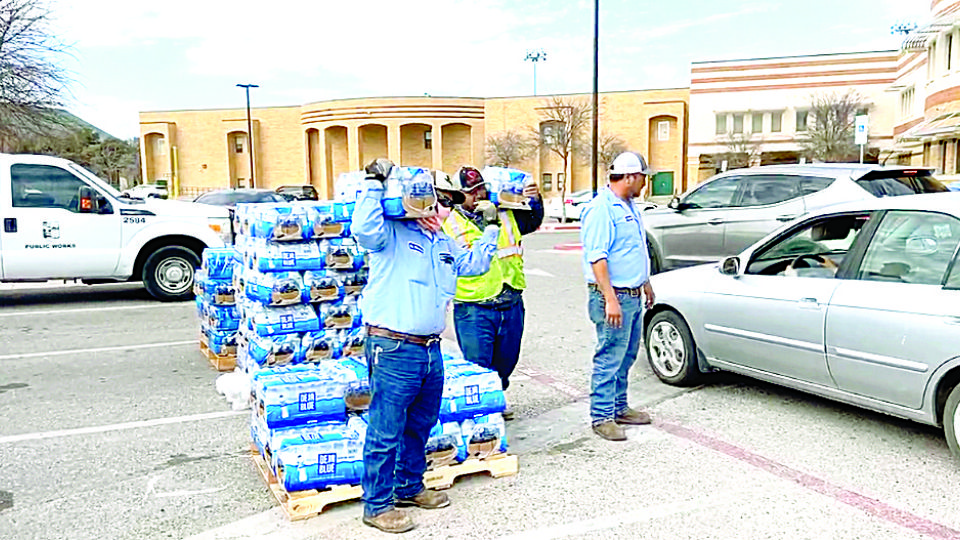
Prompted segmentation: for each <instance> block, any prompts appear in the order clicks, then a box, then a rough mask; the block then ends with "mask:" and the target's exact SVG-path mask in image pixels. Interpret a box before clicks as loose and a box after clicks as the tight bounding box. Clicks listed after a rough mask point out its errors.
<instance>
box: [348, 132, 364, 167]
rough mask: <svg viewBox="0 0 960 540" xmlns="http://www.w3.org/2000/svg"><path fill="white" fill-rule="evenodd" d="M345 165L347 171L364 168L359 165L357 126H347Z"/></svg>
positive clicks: (358, 133)
mask: <svg viewBox="0 0 960 540" xmlns="http://www.w3.org/2000/svg"><path fill="white" fill-rule="evenodd" d="M347 163H348V164H349V166H348V167H347V170H348V171H354V170H360V169H363V166H364V164H363V163H360V128H359V127H358V126H347Z"/></svg>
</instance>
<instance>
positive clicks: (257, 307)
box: [196, 167, 507, 492]
mask: <svg viewBox="0 0 960 540" xmlns="http://www.w3.org/2000/svg"><path fill="white" fill-rule="evenodd" d="M424 175H426V176H424ZM429 175H430V173H429V171H427V170H425V169H417V168H409V167H395V172H394V174H392V175H391V179H388V189H387V193H398V192H406V193H410V192H411V190H410V189H406V190H404V189H399V190H398V189H396V186H394V189H390V182H391V180H392V181H393V182H394V183H395V184H397V183H403V182H406V183H407V184H410V183H412V182H413V181H414V179H416V181H420V182H422V181H424V180H425V179H426V178H430V176H429ZM362 178H363V177H362V173H349V174H345V175H342V176H341V178H340V180H339V181H338V183H337V200H336V201H318V202H291V203H263V204H240V205H237V209H236V212H235V218H234V231H235V232H236V240H235V244H234V246H233V247H228V248H219V249H207V250H206V251H205V252H204V254H203V264H202V267H201V269H200V270H199V271H198V275H197V300H196V302H197V310H198V313H199V316H200V321H201V332H202V333H203V334H204V339H205V341H206V343H207V344H208V346H209V348H210V351H211V352H213V353H216V354H229V353H230V352H232V351H236V355H237V371H238V372H242V373H244V374H245V375H246V376H247V377H248V379H249V381H250V388H251V397H250V399H251V408H252V415H251V425H250V432H251V436H252V437H253V441H254V443H255V445H256V447H257V448H258V450H259V451H260V454H261V456H262V457H263V459H264V461H265V462H266V464H268V465H269V466H270V468H271V469H272V471H273V472H274V474H275V475H276V477H277V478H278V480H279V481H280V482H281V483H282V485H283V487H284V489H286V490H287V491H288V492H291V491H301V490H309V489H324V488H327V487H329V486H334V485H343V484H358V483H359V482H360V479H361V476H362V472H363V443H364V439H365V437H366V427H367V420H366V418H367V415H366V410H367V408H368V406H369V404H370V399H371V391H370V384H369V370H368V367H367V363H366V360H365V358H364V356H363V354H364V353H363V344H364V329H363V323H362V314H361V313H360V309H359V307H358V302H357V301H358V299H359V295H360V293H361V291H362V289H363V286H364V285H365V284H366V282H367V276H368V270H367V260H368V257H367V255H366V253H365V252H364V250H363V249H362V248H361V247H360V246H359V244H358V243H357V242H356V240H355V239H354V238H353V237H352V236H351V234H350V218H351V215H352V212H353V208H354V205H355V202H356V198H357V194H358V190H359V189H360V186H361V182H362ZM430 186H431V188H430V192H431V193H432V178H431V179H430ZM402 187H409V185H404V186H402ZM413 191H416V190H413ZM396 197H402V194H401V195H397V196H396ZM400 206H402V204H401V202H400V201H399V200H393V199H392V198H387V197H385V199H384V204H383V207H384V209H385V215H386V216H387V217H388V218H399V217H401V216H402V214H403V212H402V210H396V209H397V208H399V207H400ZM444 371H445V381H444V390H443V399H442V405H441V410H440V416H439V421H438V423H437V425H436V426H435V427H434V429H433V431H432V432H431V435H430V438H429V441H428V442H427V460H428V468H436V467H441V466H444V465H453V464H457V463H460V462H463V461H465V460H467V459H469V458H480V459H483V458H487V457H490V456H493V455H495V454H498V453H504V452H506V449H507V438H506V430H505V427H504V422H503V418H502V416H501V414H500V413H501V412H502V411H503V410H504V408H505V401H504V396H503V391H502V389H501V385H500V379H499V377H498V376H497V375H496V373H494V372H492V371H489V370H486V369H483V368H481V367H478V366H476V365H474V364H472V363H469V362H467V361H465V360H463V358H462V357H459V355H456V354H448V353H444Z"/></svg>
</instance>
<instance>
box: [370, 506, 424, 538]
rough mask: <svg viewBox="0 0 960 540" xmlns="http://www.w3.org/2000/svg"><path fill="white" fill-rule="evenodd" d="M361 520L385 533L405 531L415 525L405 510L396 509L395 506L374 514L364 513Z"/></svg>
mask: <svg viewBox="0 0 960 540" xmlns="http://www.w3.org/2000/svg"><path fill="white" fill-rule="evenodd" d="M363 522H364V523H365V524H367V525H369V526H371V527H374V528H376V529H380V530H381V531H383V532H386V533H405V532H407V531H409V530H411V529H413V528H414V527H416V525H414V523H413V520H412V519H410V516H408V515H407V514H406V512H403V511H400V510H397V509H396V508H394V509H393V510H387V511H386V512H382V513H379V514H377V515H375V516H368V515H366V514H364V516H363Z"/></svg>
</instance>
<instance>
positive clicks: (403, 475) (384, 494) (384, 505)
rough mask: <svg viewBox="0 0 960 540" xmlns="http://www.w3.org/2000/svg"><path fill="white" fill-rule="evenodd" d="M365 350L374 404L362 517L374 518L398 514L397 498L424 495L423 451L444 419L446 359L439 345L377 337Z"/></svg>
mask: <svg viewBox="0 0 960 540" xmlns="http://www.w3.org/2000/svg"><path fill="white" fill-rule="evenodd" d="M364 349H365V353H366V355H367V361H368V363H369V365H370V388H371V390H372V392H373V400H372V401H371V402H370V413H369V425H368V426H367V438H366V441H365V442H364V446H363V503H364V507H363V513H364V515H366V516H368V517H372V516H376V515H377V514H381V513H383V512H386V511H388V510H391V509H393V507H394V498H395V497H396V498H407V497H413V496H415V495H417V494H418V493H420V492H421V491H423V489H424V486H423V473H424V471H426V469H427V459H426V454H425V452H424V446H426V443H427V437H428V436H429V435H430V430H431V429H432V428H433V426H434V425H435V424H436V423H437V416H438V415H439V414H440V397H441V395H442V393H443V358H442V357H441V355H440V345H439V344H438V343H434V344H432V345H430V346H427V347H425V346H423V345H414V344H412V343H408V342H405V341H398V340H395V339H390V338H384V337H377V336H368V337H367V339H366V342H365V343H364Z"/></svg>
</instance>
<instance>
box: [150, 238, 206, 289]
mask: <svg viewBox="0 0 960 540" xmlns="http://www.w3.org/2000/svg"><path fill="white" fill-rule="evenodd" d="M199 267H200V258H199V257H197V254H196V253H194V252H193V251H191V250H189V249H187V248H185V247H180V246H167V247H165V248H160V249H158V250H157V251H155V252H153V253H152V254H151V255H150V256H149V257H147V261H146V263H144V265H143V285H144V287H146V289H147V292H148V293H150V295H151V296H153V297H154V298H156V299H157V300H162V301H165V302H171V301H177V300H189V299H190V298H191V297H193V276H194V273H195V272H196V269H197V268H199Z"/></svg>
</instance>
